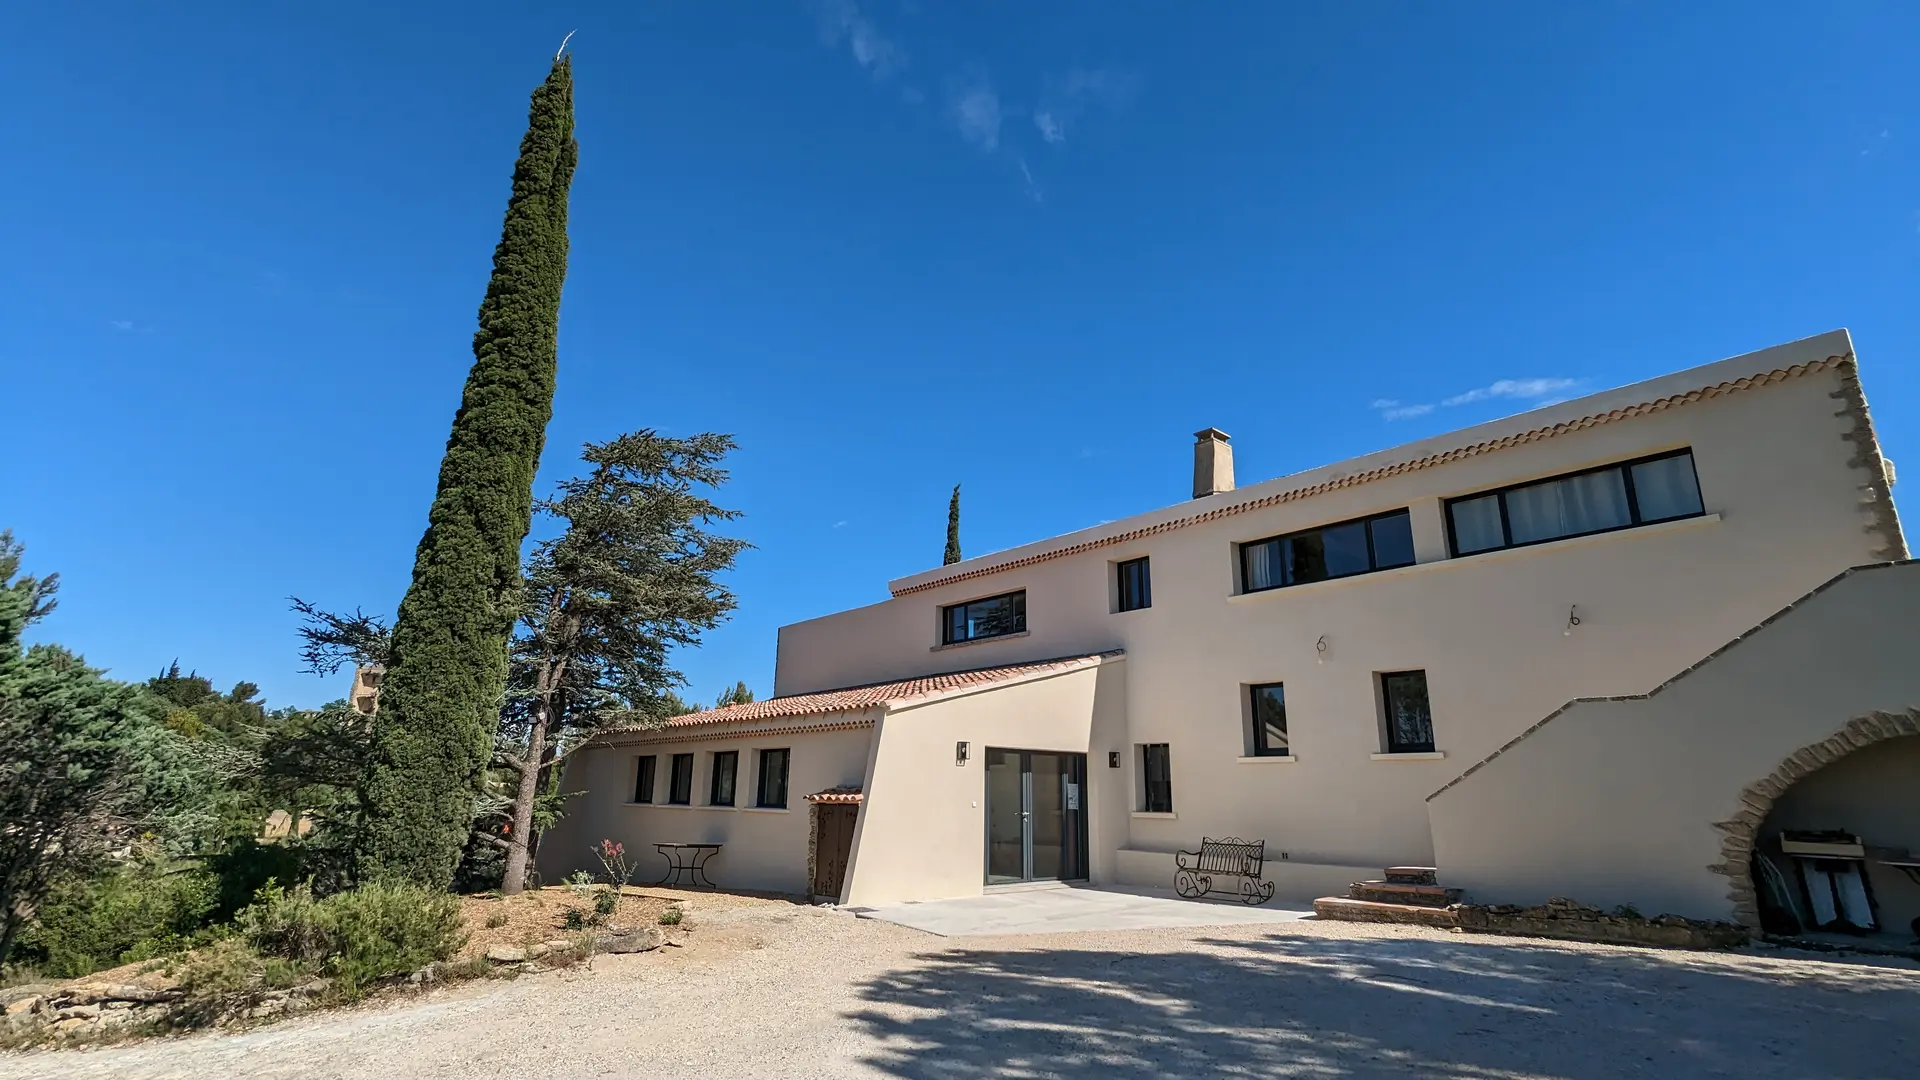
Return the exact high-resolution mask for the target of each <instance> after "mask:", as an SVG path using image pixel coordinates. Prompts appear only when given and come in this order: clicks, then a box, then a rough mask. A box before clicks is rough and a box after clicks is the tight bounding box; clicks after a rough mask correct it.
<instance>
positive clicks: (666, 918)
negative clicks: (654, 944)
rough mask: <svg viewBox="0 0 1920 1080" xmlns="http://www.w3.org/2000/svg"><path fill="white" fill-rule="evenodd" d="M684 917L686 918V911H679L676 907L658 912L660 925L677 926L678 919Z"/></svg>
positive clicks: (678, 923)
mask: <svg viewBox="0 0 1920 1080" xmlns="http://www.w3.org/2000/svg"><path fill="white" fill-rule="evenodd" d="M684 918H686V912H684V911H681V910H680V909H679V908H677V907H670V908H668V909H667V910H665V911H663V912H661V913H660V925H661V926H679V925H680V920H681V919H684Z"/></svg>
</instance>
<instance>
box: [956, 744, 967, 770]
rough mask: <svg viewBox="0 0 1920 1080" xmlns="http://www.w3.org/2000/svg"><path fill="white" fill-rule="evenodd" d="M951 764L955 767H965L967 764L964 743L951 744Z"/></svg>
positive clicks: (965, 745)
mask: <svg viewBox="0 0 1920 1080" xmlns="http://www.w3.org/2000/svg"><path fill="white" fill-rule="evenodd" d="M953 763H954V764H955V765H965V764H966V763H967V744H966V743H963V742H957V743H954V744H953Z"/></svg>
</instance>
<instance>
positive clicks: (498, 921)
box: [487, 911, 513, 930]
mask: <svg viewBox="0 0 1920 1080" xmlns="http://www.w3.org/2000/svg"><path fill="white" fill-rule="evenodd" d="M512 918H513V917H512V916H510V915H508V914H507V913H506V912H504V911H496V912H494V913H493V914H491V915H489V916H487V929H489V930H498V929H500V928H501V927H503V926H505V925H507V923H508V922H510V921H512Z"/></svg>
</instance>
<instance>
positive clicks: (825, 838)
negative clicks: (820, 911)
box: [813, 803, 860, 901]
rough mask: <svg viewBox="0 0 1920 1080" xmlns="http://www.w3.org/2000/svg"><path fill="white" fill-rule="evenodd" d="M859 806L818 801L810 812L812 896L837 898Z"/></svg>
mask: <svg viewBox="0 0 1920 1080" xmlns="http://www.w3.org/2000/svg"><path fill="white" fill-rule="evenodd" d="M859 813H860V807H859V806H858V805H855V804H852V803H821V804H819V805H817V806H815V807H814V811H813V815H814V816H813V828H814V834H813V895H815V896H820V897H827V898H830V899H832V900H835V901H838V900H839V899H840V889H841V887H842V886H844V885H845V884H846V881H847V860H848V859H850V858H852V857H853V825H854V822H855V820H856V819H857V818H858V816H859Z"/></svg>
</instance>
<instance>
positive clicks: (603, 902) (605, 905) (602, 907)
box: [593, 889, 620, 915]
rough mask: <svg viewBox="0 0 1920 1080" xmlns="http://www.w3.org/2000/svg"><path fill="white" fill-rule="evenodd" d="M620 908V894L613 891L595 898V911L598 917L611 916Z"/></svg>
mask: <svg viewBox="0 0 1920 1080" xmlns="http://www.w3.org/2000/svg"><path fill="white" fill-rule="evenodd" d="M619 906H620V894H619V893H617V892H614V891H613V890H612V889H608V890H607V891H605V892H603V893H600V894H599V895H597V896H595V897H594V898H593V910H594V913H595V914H597V915H611V914H613V912H614V909H616V908H618V907H619Z"/></svg>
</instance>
